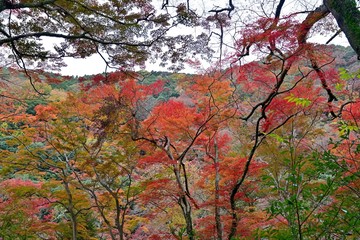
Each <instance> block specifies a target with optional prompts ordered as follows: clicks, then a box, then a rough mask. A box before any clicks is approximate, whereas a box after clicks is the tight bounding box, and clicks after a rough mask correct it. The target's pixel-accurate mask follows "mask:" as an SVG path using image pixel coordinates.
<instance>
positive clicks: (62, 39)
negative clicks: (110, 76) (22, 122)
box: [0, 0, 206, 70]
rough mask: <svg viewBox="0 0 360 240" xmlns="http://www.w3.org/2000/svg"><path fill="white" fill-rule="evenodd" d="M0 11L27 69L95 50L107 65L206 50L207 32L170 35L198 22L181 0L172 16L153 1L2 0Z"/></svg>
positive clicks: (4, 40)
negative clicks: (50, 41) (195, 37)
mask: <svg viewBox="0 0 360 240" xmlns="http://www.w3.org/2000/svg"><path fill="white" fill-rule="evenodd" d="M0 13H1V14H2V17H1V25H0V36H1V39H0V46H1V48H2V49H7V48H9V49H11V52H12V54H11V56H12V58H14V60H15V61H16V63H17V64H18V65H19V66H20V67H22V68H25V67H27V66H28V65H33V66H35V67H36V68H40V69H43V70H44V69H49V68H50V69H58V68H59V67H61V66H63V63H62V61H61V60H62V59H63V58H65V57H74V58H85V57H88V56H90V55H92V54H96V53H97V54H100V55H101V57H102V58H103V60H104V61H105V63H106V64H107V66H108V67H112V66H117V67H119V66H120V67H122V68H132V67H133V66H135V65H143V64H144V63H145V61H146V60H148V59H150V58H159V59H161V60H162V61H163V62H167V61H168V60H171V62H172V63H174V64H175V63H176V64H179V65H180V66H181V65H182V64H183V63H182V62H183V61H184V57H185V56H187V55H188V54H190V53H191V52H201V51H203V50H204V53H206V50H205V49H206V46H205V45H203V43H206V39H205V37H206V36H202V37H200V38H198V39H197V40H196V39H194V38H193V37H192V36H191V35H179V36H170V35H168V34H167V33H168V32H169V31H170V30H171V29H173V28H175V27H178V26H179V25H188V26H193V25H196V24H197V23H196V16H194V15H193V14H192V13H191V12H188V11H187V10H186V8H184V7H183V5H182V4H180V5H178V6H177V9H176V11H175V12H173V13H174V14H173V15H171V13H169V12H165V11H164V12H163V13H158V10H157V9H156V7H155V6H154V5H152V4H151V3H150V2H148V1H83V0H80V1H58V0H39V1H35V2H33V1H23V0H21V1H13V0H1V1H0ZM47 40H52V41H54V42H55V43H54V47H53V49H51V48H48V47H46V44H45V41H47ZM180 43H181V45H179V44H180ZM190 43H196V44H190ZM202 47H204V48H202ZM160 49H161V52H160V51H159V50H160ZM185 49H186V50H185ZM45 60H50V61H45ZM49 63H51V64H49Z"/></svg>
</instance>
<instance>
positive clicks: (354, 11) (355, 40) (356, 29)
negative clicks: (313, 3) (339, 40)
mask: <svg viewBox="0 0 360 240" xmlns="http://www.w3.org/2000/svg"><path fill="white" fill-rule="evenodd" d="M324 5H325V6H326V7H327V8H328V10H329V11H330V12H331V14H332V15H333V16H334V18H335V19H336V22H337V24H338V25H339V27H340V29H341V30H342V31H343V32H344V34H345V36H346V38H347V39H348V41H349V43H350V45H351V47H352V48H353V49H354V50H355V52H356V53H357V55H358V56H359V57H360V11H359V9H358V8H357V7H356V1H355V0H343V1H338V0H324Z"/></svg>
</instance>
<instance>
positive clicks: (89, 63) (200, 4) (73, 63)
mask: <svg viewBox="0 0 360 240" xmlns="http://www.w3.org/2000/svg"><path fill="white" fill-rule="evenodd" d="M156 1H158V2H159V4H160V3H161V2H162V0H161V1H160V0H154V2H156ZM169 2H170V4H172V3H173V2H176V1H174V0H170V1H169ZM226 2H227V1H221V2H219V1H218V0H216V1H215V0H207V1H206V4H205V2H204V0H196V1H195V0H194V1H192V2H191V3H192V4H195V3H196V6H195V8H197V9H204V11H206V12H207V11H208V9H207V8H209V9H212V8H214V6H216V4H221V5H223V4H226ZM233 2H234V4H235V5H236V6H245V5H247V4H249V3H251V2H252V0H233ZM271 2H272V1H271ZM276 2H277V1H275V2H274V3H276ZM287 4H288V5H287V6H284V12H286V11H289V10H290V9H291V10H292V11H293V10H294V7H295V8H297V7H298V8H301V9H303V8H307V7H309V8H310V9H313V8H314V6H319V5H320V3H319V0H302V1H288V2H287ZM304 4H305V5H304ZM297 5H298V6H297ZM159 6H160V5H159ZM192 7H194V5H192ZM176 30H177V31H176V33H178V32H179V29H176ZM199 30H200V29H199ZM181 33H182V34H193V35H196V33H197V32H196V29H191V28H184V29H181ZM330 37H331V36H326V37H324V36H321V35H316V36H314V37H311V38H309V39H308V42H315V43H320V44H325V43H326V41H327V40H328V39H329V38H330ZM331 44H336V45H342V46H349V43H348V41H347V39H346V38H345V37H344V34H340V35H339V36H337V37H336V38H335V39H333V40H332V41H331ZM65 62H66V64H67V65H68V66H67V67H64V68H63V69H62V71H61V74H63V75H78V76H82V75H86V74H89V75H90V74H97V73H102V72H104V71H105V69H106V68H105V67H106V65H105V63H104V62H103V60H102V59H101V57H100V56H98V55H93V56H91V57H89V58H86V59H71V58H67V59H65ZM205 65H206V64H205ZM146 70H148V71H151V70H155V71H166V70H167V69H166V68H161V67H159V66H158V64H147V65H146ZM107 71H111V69H107ZM183 72H188V73H189V72H190V73H191V72H192V73H193V72H196V70H195V69H190V67H189V68H186V69H185V70H184V71H183Z"/></svg>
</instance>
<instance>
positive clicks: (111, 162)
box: [0, 46, 360, 239]
mask: <svg viewBox="0 0 360 240" xmlns="http://www.w3.org/2000/svg"><path fill="white" fill-rule="evenodd" d="M330 51H331V52H330ZM340 53H341V55H340ZM324 54H326V56H328V58H326V59H324V60H323V61H324V63H323V65H324V67H323V69H324V73H325V74H326V79H327V81H328V82H329V81H330V82H329V85H330V84H331V85H330V86H329V89H330V88H331V93H332V94H333V95H334V96H337V101H336V102H339V103H340V104H339V105H338V103H336V104H332V103H331V105H329V101H328V92H326V91H324V84H323V83H322V82H321V81H319V80H316V78H317V77H318V73H317V72H316V71H315V70H313V69H311V68H310V67H309V66H307V64H306V62H305V61H304V60H303V59H296V60H295V63H293V66H292V67H291V68H290V69H289V70H288V71H289V72H288V73H286V79H287V82H286V84H284V85H283V86H281V87H280V88H279V90H278V92H277V93H276V95H275V96H273V97H272V98H274V99H273V100H272V101H271V102H270V103H267V102H266V101H267V99H266V97H267V92H269V91H271V84H273V83H276V82H278V81H279V80H281V79H280V77H281V76H282V74H283V72H281V71H284V70H280V71H279V70H274V68H273V67H274V64H275V65H277V64H278V63H271V64H268V63H264V62H261V61H260V62H251V63H248V64H245V65H243V66H239V67H238V68H236V69H229V70H227V71H224V72H222V73H220V72H213V73H209V74H204V75H199V74H197V75H185V74H175V73H167V72H146V71H141V72H121V71H118V72H112V73H108V74H99V75H89V76H83V77H62V76H60V75H56V74H53V73H47V72H28V73H27V74H31V76H32V80H33V85H32V84H31V83H30V81H29V79H28V76H27V75H26V74H25V73H24V72H22V71H19V70H15V69H7V68H3V69H2V72H1V78H2V81H3V82H9V83H11V84H7V85H3V86H2V89H1V93H0V94H1V95H2V98H1V106H2V107H1V108H2V109H3V110H2V112H1V115H0V120H1V124H0V149H1V152H0V159H1V162H0V174H1V175H0V176H1V189H0V193H1V195H0V196H1V202H0V236H1V237H2V238H3V239H31V238H35V239H214V238H216V237H217V238H218V239H220V238H223V237H225V236H227V235H229V234H232V232H233V231H234V233H233V235H234V236H238V238H239V239H296V238H297V237H299V236H301V238H302V239H356V238H358V237H359V236H360V234H359V233H360V228H359V227H360V225H359V221H360V219H359V212H360V209H359V206H360V201H359V191H360V190H359V154H360V142H359V127H358V123H359V118H360V115H359V105H358V103H352V101H351V99H356V98H357V97H358V95H359V83H358V78H359V76H360V72H359V68H358V65H357V60H356V55H355V54H354V53H353V52H352V50H351V49H350V48H343V47H335V46H332V47H326V48H324ZM332 55H337V56H338V57H337V58H336V60H334V58H333V57H332ZM322 58H324V56H322ZM347 64H348V65H347ZM249 70H250V71H249ZM245 71H246V72H247V73H246V74H245V73H244V72H245ZM277 71H279V72H277ZM295 86H296V88H295ZM34 88H35V89H36V91H35V90H34ZM326 90H327V89H326ZM346 96H349V97H350V101H349V99H347V98H345V97H346ZM254 102H255V103H256V102H259V103H260V105H259V106H260V107H261V104H269V105H268V107H267V108H266V111H264V110H262V111H256V108H257V105H254V104H253V103H254ZM338 106H340V107H338ZM262 108H263V107H262ZM234 224H235V225H234ZM234 239H235V238H234Z"/></svg>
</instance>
